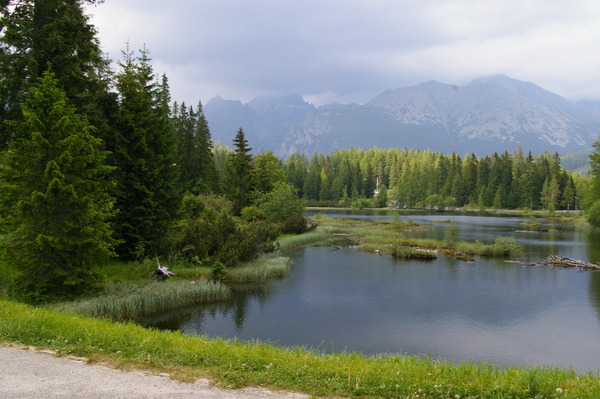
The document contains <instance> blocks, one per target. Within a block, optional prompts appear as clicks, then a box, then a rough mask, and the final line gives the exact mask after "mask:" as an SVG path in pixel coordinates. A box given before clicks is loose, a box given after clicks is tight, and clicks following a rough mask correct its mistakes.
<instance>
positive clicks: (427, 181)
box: [285, 148, 585, 209]
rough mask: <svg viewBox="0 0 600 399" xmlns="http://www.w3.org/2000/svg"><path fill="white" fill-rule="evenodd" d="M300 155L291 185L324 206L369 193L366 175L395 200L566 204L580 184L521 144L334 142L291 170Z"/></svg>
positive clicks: (408, 203) (408, 204)
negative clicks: (341, 145)
mask: <svg viewBox="0 0 600 399" xmlns="http://www.w3.org/2000/svg"><path fill="white" fill-rule="evenodd" d="M299 162H301V161H299V160H297V159H296V160H294V162H290V164H289V165H288V163H286V165H285V170H286V173H290V172H292V173H295V178H294V185H295V186H296V187H300V185H301V186H302V195H303V197H304V198H306V199H307V200H308V201H310V203H311V204H321V205H323V206H325V204H327V205H334V206H343V207H347V206H350V205H351V204H352V202H353V201H355V200H356V199H357V198H371V196H372V191H373V187H375V185H374V183H373V182H379V185H380V187H381V188H382V189H383V188H384V187H385V188H390V187H391V189H390V190H389V192H387V193H386V194H387V196H388V198H385V200H386V202H387V201H388V200H392V201H393V203H394V205H395V206H397V207H400V208H415V207H427V208H452V207H464V206H465V205H469V206H470V207H478V208H480V209H486V208H492V207H493V208H496V209H500V208H510V209H515V208H519V207H521V208H523V207H529V208H532V209H540V208H541V207H546V208H549V207H551V205H554V207H555V208H556V209H567V208H569V209H571V208H574V203H575V199H576V198H579V202H580V203H581V198H582V190H585V183H584V181H583V179H580V183H583V184H577V182H576V181H575V179H574V176H575V175H574V174H572V173H570V172H568V171H566V170H564V169H563V168H562V167H561V165H560V162H561V161H560V157H558V156H557V155H556V154H554V155H551V154H549V153H544V154H541V155H539V156H537V157H533V156H532V155H531V154H528V155H527V156H524V155H523V152H522V150H521V149H518V150H516V151H514V152H513V153H512V154H509V153H508V152H507V151H505V152H503V153H502V154H497V153H493V154H491V155H489V156H485V157H477V156H476V155H475V154H470V155H469V154H467V155H466V156H465V157H464V159H463V158H461V157H460V156H459V155H457V154H451V155H444V154H442V153H433V152H431V151H427V150H426V151H417V150H408V149H404V150H402V149H396V148H393V149H389V150H382V149H378V148H374V149H369V150H362V149H361V150H357V149H350V150H340V151H336V152H333V153H330V154H327V155H325V156H324V155H315V156H313V157H312V158H311V160H310V162H309V163H308V165H307V164H306V161H303V162H304V163H303V164H304V165H305V167H306V168H307V172H306V173H305V174H301V173H297V172H296V168H297V167H298V163H299ZM302 176H304V179H305V180H304V182H302V184H301V182H300V181H299V179H301V178H302ZM546 179H548V183H547V184H546V186H547V187H546V189H545V191H544V187H543V186H544V182H545V181H546ZM380 193H381V191H380ZM382 203H383V201H380V203H379V206H382V205H383V204H382ZM357 204H358V203H357Z"/></svg>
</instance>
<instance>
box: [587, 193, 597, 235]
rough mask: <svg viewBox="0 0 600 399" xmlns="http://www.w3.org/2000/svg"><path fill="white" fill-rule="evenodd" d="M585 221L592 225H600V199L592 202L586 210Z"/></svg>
mask: <svg viewBox="0 0 600 399" xmlns="http://www.w3.org/2000/svg"><path fill="white" fill-rule="evenodd" d="M586 215H587V221H588V222H589V224H591V225H592V226H593V227H596V228H598V227H600V199H599V200H597V201H595V202H594V203H592V206H591V207H590V208H589V209H588V210H587V211H586Z"/></svg>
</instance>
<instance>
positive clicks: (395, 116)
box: [204, 76, 600, 156]
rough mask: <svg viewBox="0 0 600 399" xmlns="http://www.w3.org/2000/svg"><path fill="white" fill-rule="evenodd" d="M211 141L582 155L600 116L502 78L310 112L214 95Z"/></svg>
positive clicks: (281, 101) (430, 85)
mask: <svg viewBox="0 0 600 399" xmlns="http://www.w3.org/2000/svg"><path fill="white" fill-rule="evenodd" d="M204 109H205V113H206V117H207V120H208V123H209V126H210V128H211V133H212V135H213V139H215V140H217V141H221V142H223V143H224V144H229V143H231V140H232V139H233V137H234V136H235V132H236V131H237V129H238V128H239V127H240V126H241V127H243V128H244V131H245V132H246V136H247V138H248V140H249V141H250V146H252V147H253V148H254V149H255V150H256V151H266V150H269V149H271V150H273V151H274V152H275V153H276V154H277V155H280V156H287V155H290V154H291V153H293V152H295V151H300V152H303V153H306V154H309V155H310V154H312V153H313V152H320V153H328V152H330V151H332V150H337V149H345V148H351V147H353V148H371V147H374V146H378V147H380V148H390V147H400V148H404V147H407V148H414V149H431V150H433V151H442V152H444V153H450V152H452V151H456V152H458V153H459V154H463V153H466V152H476V153H478V154H488V153H491V152H494V151H497V152H502V151H504V150H512V149H515V148H517V147H518V146H521V147H523V149H524V150H527V151H532V152H534V153H538V152H542V151H546V150H549V151H553V152H554V151H558V152H580V151H588V150H589V149H590V148H591V143H592V142H593V141H594V140H595V139H597V138H598V134H599V133H600V111H599V110H598V109H594V108H592V107H587V106H585V105H583V104H577V103H574V102H571V101H568V100H566V99H564V98H562V97H560V96H558V95H556V94H554V93H551V92H549V91H547V90H544V89H542V88H540V87H538V86H536V85H535V84H533V83H527V82H522V81H519V80H515V79H511V78H508V77H506V76H495V77H490V78H480V79H476V80H474V81H472V82H471V83H469V84H468V85H466V86H463V87H457V86H452V85H448V84H444V83H440V82H436V81H431V82H427V83H421V84H419V85H416V86H412V87H406V88H401V89H394V90H387V91H385V92H383V93H381V94H380V95H378V96H377V97H375V98H374V99H372V100H371V101H369V102H368V103H366V104H364V105H358V104H334V105H324V106H321V107H319V108H315V107H314V106H312V105H311V104H308V103H307V102H305V101H304V100H302V98H301V97H300V96H298V95H295V96H288V97H278V98H256V99H253V100H252V101H250V102H249V103H247V104H242V103H241V102H239V101H226V100H223V99H221V98H219V97H216V98H214V99H212V100H211V101H209V102H208V103H207V104H206V106H205V108H204Z"/></svg>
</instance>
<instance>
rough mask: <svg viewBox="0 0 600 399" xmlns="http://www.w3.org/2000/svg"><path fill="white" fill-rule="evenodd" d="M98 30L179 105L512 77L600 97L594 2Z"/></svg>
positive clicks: (399, 1)
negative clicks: (146, 61)
mask: <svg viewBox="0 0 600 399" xmlns="http://www.w3.org/2000/svg"><path fill="white" fill-rule="evenodd" d="M88 11H89V13H90V14H93V18H92V22H93V23H94V24H95V25H96V26H97V28H98V31H99V36H100V40H101V43H102V45H103V47H104V49H105V51H107V52H108V53H109V54H110V56H111V57H112V58H113V59H118V58H119V57H120V55H119V54H120V53H119V52H120V49H122V48H123V47H124V46H125V42H126V41H129V42H130V43H131V46H132V47H133V48H139V47H142V46H143V45H144V44H145V45H146V46H147V47H148V48H149V49H150V52H151V56H152V58H153V62H154V65H155V69H156V72H157V73H163V72H165V73H166V74H167V75H168V76H169V79H170V83H171V88H172V91H173V98H174V99H177V100H180V101H181V100H185V101H186V102H190V103H194V102H196V101H197V100H198V99H201V100H202V101H204V102H206V101H208V99H210V98H211V97H213V96H215V95H217V94H220V95H221V96H223V97H226V98H236V99H237V98H240V99H245V100H248V99H250V98H252V97H254V96H257V95H263V94H289V93H299V94H302V95H304V96H305V98H308V99H311V100H312V101H314V102H316V103H322V102H329V101H339V102H350V101H355V102H365V101H368V100H369V99H370V98H371V97H373V96H375V95H376V94H378V93H379V92H381V91H383V90H385V89H388V88H396V87H402V86H408V85H413V84H417V83H420V82H421V81H426V80H432V79H435V80H439V81H442V82H445V83H454V84H463V83H466V82H467V81H469V80H471V79H473V78H476V77H479V76H484V75H490V74H498V73H504V74H507V75H509V76H511V77H514V78H517V79H522V80H529V81H532V82H534V83H537V84H539V85H540V86H542V87H544V88H547V89H549V90H553V91H555V92H557V93H558V94H561V95H563V96H565V97H568V98H571V99H580V98H600V81H599V80H598V78H597V71H598V70H600V52H598V51H596V46H597V43H598V42H599V41H600V3H599V2H596V1H595V0H572V1H569V2H566V1H562V0H503V1H497V0H491V1H485V2H482V1H474V0H455V1H442V0H430V1H427V0H425V1H423V0H421V1H418V0H369V1H356V0H353V1H350V0H346V1H342V0H330V1H326V2H324V1H315V0H306V1H287V0H260V1H259V0H243V1H240V0H203V1H192V0H171V1H169V2H164V1H156V0H145V1H140V0H118V1H117V0H107V2H106V3H104V4H102V5H99V6H96V7H92V8H90V9H89V10H88Z"/></svg>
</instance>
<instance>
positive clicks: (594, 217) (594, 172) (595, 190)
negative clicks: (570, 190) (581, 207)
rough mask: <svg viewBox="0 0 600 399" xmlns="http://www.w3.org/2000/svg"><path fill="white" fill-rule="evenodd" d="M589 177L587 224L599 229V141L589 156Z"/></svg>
mask: <svg viewBox="0 0 600 399" xmlns="http://www.w3.org/2000/svg"><path fill="white" fill-rule="evenodd" d="M590 168H591V171H590V176H591V182H590V186H589V192H588V198H587V203H588V204H589V205H590V207H589V209H588V211H587V218H588V222H589V223H590V224H591V225H592V226H594V227H600V139H598V140H596V141H595V142H594V150H593V151H592V153H591V154H590Z"/></svg>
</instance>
